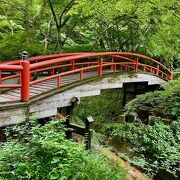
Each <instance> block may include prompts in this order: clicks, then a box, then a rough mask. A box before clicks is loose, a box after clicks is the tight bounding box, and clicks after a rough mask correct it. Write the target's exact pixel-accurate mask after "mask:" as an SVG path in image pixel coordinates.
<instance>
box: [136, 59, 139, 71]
mask: <svg viewBox="0 0 180 180" xmlns="http://www.w3.org/2000/svg"><path fill="white" fill-rule="evenodd" d="M138 63H139V61H138V59H137V60H136V64H135V72H138Z"/></svg>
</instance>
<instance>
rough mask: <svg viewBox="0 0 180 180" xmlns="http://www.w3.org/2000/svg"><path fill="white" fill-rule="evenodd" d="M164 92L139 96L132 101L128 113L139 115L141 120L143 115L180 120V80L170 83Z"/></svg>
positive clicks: (128, 106)
mask: <svg viewBox="0 0 180 180" xmlns="http://www.w3.org/2000/svg"><path fill="white" fill-rule="evenodd" d="M164 88H165V90H164V91H155V92H151V93H146V94H143V95H139V96H138V97H137V98H136V99H134V100H132V101H130V102H129V103H128V104H127V106H126V109H127V113H132V112H133V113H137V114H138V117H139V118H140V119H141V120H144V119H143V117H144V116H143V114H146V116H147V117H148V115H153V116H157V117H158V116H159V117H163V118H169V119H172V120H176V119H179V118H180V79H177V80H174V81H171V82H169V83H168V84H167V85H165V86H164Z"/></svg>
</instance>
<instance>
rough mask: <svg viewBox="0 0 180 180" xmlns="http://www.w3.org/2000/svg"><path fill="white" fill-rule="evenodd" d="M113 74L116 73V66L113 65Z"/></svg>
mask: <svg viewBox="0 0 180 180" xmlns="http://www.w3.org/2000/svg"><path fill="white" fill-rule="evenodd" d="M113 72H114V73H115V72H116V64H114V66H113Z"/></svg>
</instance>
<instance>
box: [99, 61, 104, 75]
mask: <svg viewBox="0 0 180 180" xmlns="http://www.w3.org/2000/svg"><path fill="white" fill-rule="evenodd" d="M102 64H103V60H101V59H100V60H99V61H98V65H99V67H98V75H99V76H102Z"/></svg>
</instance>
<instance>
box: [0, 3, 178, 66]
mask: <svg viewBox="0 0 180 180" xmlns="http://www.w3.org/2000/svg"><path fill="white" fill-rule="evenodd" d="M179 9H180V2H179V1H178V0H150V1H147V0H142V1H139V0H61V1H59V0H1V1H0V20H1V23H0V60H1V61H4V60H7V59H11V60H12V59H17V58H20V55H21V52H22V51H23V50H26V51H28V52H29V53H30V55H31V56H36V55H41V54H52V53H61V52H81V51H128V52H138V53H142V54H146V55H149V56H151V57H154V58H155V59H157V60H159V61H161V62H163V63H164V64H166V65H168V66H171V67H172V66H173V65H174V66H175V67H176V66H177V65H178V64H179V61H178V60H179V57H180V55H179V27H180V21H179V17H180V14H179Z"/></svg>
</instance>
